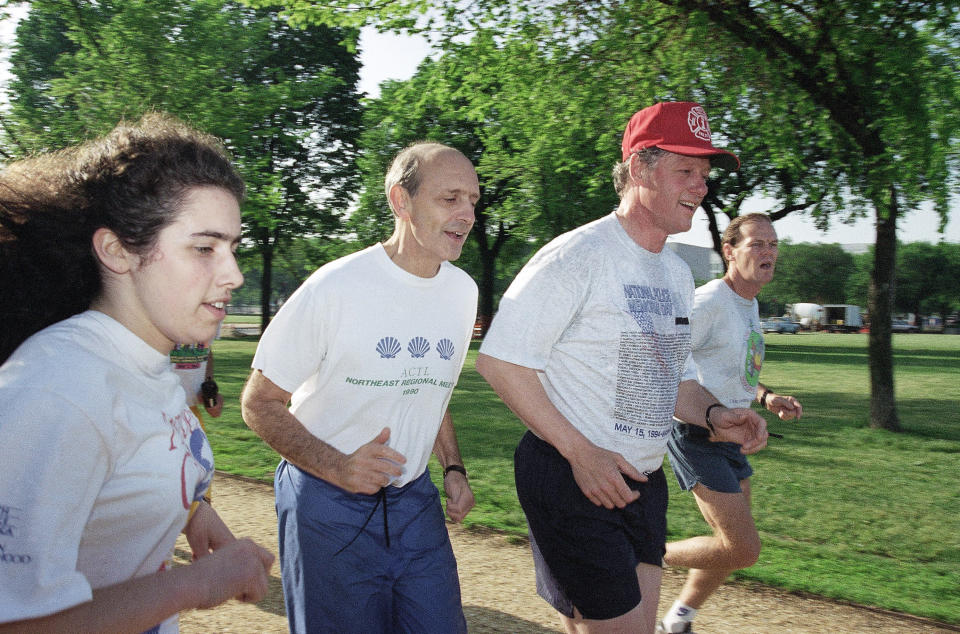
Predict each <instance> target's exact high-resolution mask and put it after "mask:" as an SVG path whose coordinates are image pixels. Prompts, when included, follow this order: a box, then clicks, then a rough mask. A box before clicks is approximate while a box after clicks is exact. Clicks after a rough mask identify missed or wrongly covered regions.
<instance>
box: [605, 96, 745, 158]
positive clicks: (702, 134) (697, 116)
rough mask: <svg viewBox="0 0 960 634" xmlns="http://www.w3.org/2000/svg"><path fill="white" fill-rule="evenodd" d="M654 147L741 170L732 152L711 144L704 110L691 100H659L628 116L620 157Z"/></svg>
mask: <svg viewBox="0 0 960 634" xmlns="http://www.w3.org/2000/svg"><path fill="white" fill-rule="evenodd" d="M654 146H656V147H658V148H660V149H662V150H666V151H668V152H674V153H676V154H683V155H685V156H703V157H708V158H709V159H710V163H711V165H714V166H715V167H719V168H721V169H725V170H731V171H735V170H737V169H740V159H738V158H737V157H736V155H735V154H733V153H731V152H727V151H726V150H721V149H719V148H715V147H713V144H712V143H711V142H710V122H709V121H707V113H706V112H705V111H704V109H703V106H701V105H700V104H698V103H694V102H692V101H670V102H663V103H658V104H655V105H652V106H650V107H648V108H644V109H643V110H641V111H640V112H638V113H636V114H634V115H633V116H632V117H630V122H629V123H628V124H627V129H626V130H624V131H623V144H622V146H621V148H622V150H623V160H624V161H626V160H627V159H628V158H630V155H631V154H632V153H633V152H636V151H637V150H645V149H647V148H651V147H654Z"/></svg>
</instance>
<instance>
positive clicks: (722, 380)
mask: <svg viewBox="0 0 960 634" xmlns="http://www.w3.org/2000/svg"><path fill="white" fill-rule="evenodd" d="M691 324H692V326H693V358H694V360H695V361H696V362H697V375H698V380H699V382H700V384H701V385H703V387H705V388H707V389H708V390H710V393H711V394H713V395H714V396H716V397H717V399H719V401H720V402H721V403H723V404H724V405H725V406H726V407H750V403H751V402H752V401H753V400H754V399H756V397H757V382H758V381H759V380H760V368H761V367H762V366H763V355H764V345H763V329H762V328H761V327H760V315H759V311H758V308H757V300H756V299H754V298H751V299H746V298H744V297H741V296H739V295H737V294H736V293H735V292H734V291H733V289H732V288H730V286H729V285H728V284H727V283H726V282H724V281H723V280H722V279H718V280H712V281H710V282H707V283H706V284H704V285H703V286H701V287H700V288H698V289H697V291H696V296H695V299H694V303H693V317H692V318H691Z"/></svg>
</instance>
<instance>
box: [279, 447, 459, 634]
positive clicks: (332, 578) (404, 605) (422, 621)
mask: <svg viewBox="0 0 960 634" xmlns="http://www.w3.org/2000/svg"><path fill="white" fill-rule="evenodd" d="M274 487H275V490H276V500H277V518H278V523H279V533H280V571H281V577H282V579H283V593H284V598H285V601H286V609H287V619H288V620H289V624H290V631H291V632H297V633H302V634H306V633H307V632H309V633H311V634H312V633H315V632H336V633H338V634H351V633H354V632H356V633H361V632H362V633H364V634H368V633H377V632H384V633H386V632H411V633H413V632H415V633H417V634H422V633H425V632H426V633H429V632H442V633H444V634H446V633H448V632H450V633H455V632H466V631H467V625H466V620H465V619H464V616H463V608H462V606H461V604H460V581H459V577H458V575H457V562H456V560H455V559H454V556H453V548H452V547H451V545H450V537H449V535H448V534H447V527H446V524H445V523H444V519H443V509H442V508H441V506H440V495H439V493H438V492H437V488H436V487H435V486H434V485H433V482H431V481H430V473H429V471H427V472H424V474H423V475H421V476H420V477H419V478H417V479H416V480H414V481H413V482H410V483H409V484H407V485H405V486H403V487H400V488H397V487H393V486H388V487H385V489H384V491H383V492H382V493H381V494H376V495H358V494H353V493H349V492H347V491H345V490H343V489H341V488H339V487H337V486H334V485H332V484H330V483H328V482H326V481H324V480H321V479H319V478H315V477H313V476H312V475H310V474H308V473H306V472H304V471H301V470H300V469H298V468H297V467H295V466H293V465H292V464H290V463H288V462H287V461H285V460H284V461H281V462H280V465H279V466H278V467H277V473H276V477H275V480H274ZM388 538H389V546H388V545H387V542H388Z"/></svg>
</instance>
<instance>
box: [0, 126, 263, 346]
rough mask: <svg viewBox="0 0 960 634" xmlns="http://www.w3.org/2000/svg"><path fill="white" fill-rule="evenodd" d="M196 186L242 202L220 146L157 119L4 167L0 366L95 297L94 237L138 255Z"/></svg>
mask: <svg viewBox="0 0 960 634" xmlns="http://www.w3.org/2000/svg"><path fill="white" fill-rule="evenodd" d="M204 186H212V187H219V188H222V189H224V190H226V191H228V192H230V193H231V194H232V195H233V196H234V197H235V198H236V199H237V200H238V201H242V200H243V197H244V191H245V188H244V184H243V180H242V179H241V177H240V175H239V174H238V172H237V171H236V169H235V168H234V167H233V165H232V163H231V161H230V157H229V155H228V153H227V151H226V149H225V148H224V147H223V145H222V144H221V143H220V142H219V141H218V140H217V139H215V138H214V137H212V136H210V135H207V134H204V133H202V132H199V131H198V130H196V129H194V128H192V127H190V126H188V125H187V124H185V123H183V122H182V121H180V120H178V119H176V118H174V117H172V116H170V115H166V114H163V113H150V114H147V115H145V116H144V117H143V118H141V119H140V120H139V121H137V122H135V123H126V122H121V123H120V124H119V125H117V127H115V128H114V129H113V130H112V131H111V132H109V133H108V134H107V135H105V136H103V137H101V138H98V139H94V140H91V141H88V142H85V143H81V144H79V145H76V146H72V147H69V148H66V149H64V150H60V151H57V152H51V153H47V154H42V155H39V156H36V157H32V158H27V159H24V160H20V161H16V162H14V163H12V164H10V165H8V166H7V167H6V168H5V169H4V170H3V171H2V172H0V296H2V297H3V305H2V308H0V324H2V326H0V332H3V334H2V335H0V362H2V361H3V360H6V358H7V357H8V356H9V355H10V353H12V352H13V350H14V349H16V347H17V346H18V345H20V343H22V342H23V340H24V339H26V338H27V337H29V336H30V335H31V334H33V333H34V332H37V331H39V330H41V329H42V328H45V327H46V326H48V325H50V324H52V323H54V322H57V321H60V320H62V319H66V318H67V317H69V316H71V315H74V314H76V313H79V312H82V311H84V310H86V309H87V308H88V307H89V306H90V303H91V302H92V301H93V300H94V299H96V298H97V296H98V295H99V294H100V292H101V290H102V282H101V272H100V265H99V262H98V261H97V259H96V257H95V256H94V254H93V250H92V246H91V240H92V237H93V234H94V232H95V231H96V230H97V229H99V228H101V227H106V228H108V229H110V230H111V231H113V232H114V233H115V234H116V235H117V236H118V237H119V238H120V240H121V241H122V242H123V244H124V246H125V247H126V248H127V249H128V250H129V251H131V252H133V253H138V254H140V255H141V256H144V257H145V256H146V255H147V254H148V253H149V252H150V250H151V249H152V248H153V247H154V245H155V244H156V240H157V237H158V235H159V234H160V231H162V230H163V228H164V227H166V226H167V225H169V224H170V223H171V222H173V221H174V220H175V218H176V216H177V213H178V212H179V208H180V206H181V203H182V202H183V199H184V196H185V195H186V194H187V193H188V191H189V190H190V189H192V188H195V187H204Z"/></svg>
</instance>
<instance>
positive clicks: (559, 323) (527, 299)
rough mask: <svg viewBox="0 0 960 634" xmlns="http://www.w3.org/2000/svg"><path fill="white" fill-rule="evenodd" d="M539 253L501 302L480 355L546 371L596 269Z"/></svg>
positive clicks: (551, 251)
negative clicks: (551, 355) (592, 271)
mask: <svg viewBox="0 0 960 634" xmlns="http://www.w3.org/2000/svg"><path fill="white" fill-rule="evenodd" d="M579 264H580V265H576V263H573V262H571V260H570V259H568V258H564V257H563V256H562V254H560V253H558V252H557V251H556V250H549V249H548V250H547V251H546V252H544V251H541V252H539V253H537V254H536V255H534V257H533V258H532V259H531V260H530V261H529V262H528V263H527V264H526V266H524V267H523V269H522V270H521V271H520V273H519V274H518V275H517V277H516V278H515V279H514V280H513V283H512V284H510V287H509V288H508V289H507V292H506V293H504V295H503V298H502V299H501V300H500V307H499V309H498V311H497V315H496V317H494V320H493V323H492V324H491V326H490V331H489V332H488V333H487V336H486V337H485V338H484V340H483V344H482V345H481V346H480V352H482V353H483V354H486V355H489V356H491V357H495V358H497V359H500V360H502V361H507V362H509V363H514V364H516V365H520V366H524V367H527V368H532V369H534V370H543V369H544V368H545V367H546V366H547V362H548V361H549V360H550V354H551V351H552V349H553V345H554V343H555V342H556V341H557V340H559V339H560V337H561V335H562V334H563V331H564V330H565V329H566V328H567V326H568V325H569V324H570V322H571V321H572V320H573V318H574V317H575V316H576V314H577V311H578V310H579V309H580V307H581V306H582V304H583V301H584V296H585V293H586V292H587V289H588V288H589V284H590V279H589V272H590V270H592V269H593V267H591V266H589V265H588V264H587V263H585V262H583V261H581V262H580V263H579Z"/></svg>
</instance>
